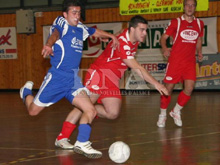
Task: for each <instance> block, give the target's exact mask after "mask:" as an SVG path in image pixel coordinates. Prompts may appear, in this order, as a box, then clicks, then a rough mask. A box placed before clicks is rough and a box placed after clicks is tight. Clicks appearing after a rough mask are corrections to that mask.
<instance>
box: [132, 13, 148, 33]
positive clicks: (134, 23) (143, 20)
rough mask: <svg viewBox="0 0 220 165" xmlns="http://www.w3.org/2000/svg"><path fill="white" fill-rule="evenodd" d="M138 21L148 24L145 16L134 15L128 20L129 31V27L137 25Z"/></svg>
mask: <svg viewBox="0 0 220 165" xmlns="http://www.w3.org/2000/svg"><path fill="white" fill-rule="evenodd" d="M138 23H143V24H148V21H147V20H146V19H145V18H143V17H141V16H140V15H136V16H134V17H132V18H131V20H130V22H129V27H128V29H129V31H130V29H131V27H133V28H136V27H137V26H138Z"/></svg>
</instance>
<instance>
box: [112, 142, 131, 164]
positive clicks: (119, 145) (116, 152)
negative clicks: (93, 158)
mask: <svg viewBox="0 0 220 165" xmlns="http://www.w3.org/2000/svg"><path fill="white" fill-rule="evenodd" d="M108 154H109V158H110V159H111V160H112V161H113V162H115V163H124V162H126V161H127V160H128V158H129V157H130V148H129V146H128V145H127V144H125V143H124V142H122V141H117V142H114V143H113V144H112V145H111V146H110V147H109V150H108Z"/></svg>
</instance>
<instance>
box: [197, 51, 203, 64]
mask: <svg viewBox="0 0 220 165" xmlns="http://www.w3.org/2000/svg"><path fill="white" fill-rule="evenodd" d="M198 60H199V62H202V60H203V55H202V53H201V52H198Z"/></svg>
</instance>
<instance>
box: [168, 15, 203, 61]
mask: <svg viewBox="0 0 220 165" xmlns="http://www.w3.org/2000/svg"><path fill="white" fill-rule="evenodd" d="M203 28H204V23H203V21H201V20H200V19H198V18H195V17H194V19H193V21H192V22H188V21H186V20H185V19H184V17H183V16H182V17H179V18H177V19H173V20H171V22H170V24H169V26H168V27H167V29H166V30H165V32H164V33H165V34H167V35H169V36H172V37H173V46H172V50H171V54H170V57H169V62H171V61H175V63H179V62H180V63H185V62H186V63H187V62H194V63H195V53H196V43H197V39H198V37H202V36H203Z"/></svg>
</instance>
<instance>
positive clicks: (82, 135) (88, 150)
mask: <svg viewBox="0 0 220 165" xmlns="http://www.w3.org/2000/svg"><path fill="white" fill-rule="evenodd" d="M72 104H73V105H75V106H76V107H78V108H79V109H81V110H82V112H83V114H82V116H81V118H80V121H79V127H78V131H79V132H78V136H77V141H76V143H75V144H74V148H73V150H74V151H75V152H76V153H79V154H83V155H85V156H86V157H88V158H100V157H101V156H102V153H101V152H100V151H98V150H95V149H93V148H92V146H91V142H90V141H89V139H90V134H91V123H92V121H93V119H94V118H95V116H96V114H97V112H96V110H95V107H94V105H93V103H92V102H91V100H90V98H89V97H88V96H87V95H86V92H85V91H84V90H83V91H81V92H80V93H79V94H78V95H77V96H75V98H74V99H73V102H72Z"/></svg>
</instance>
